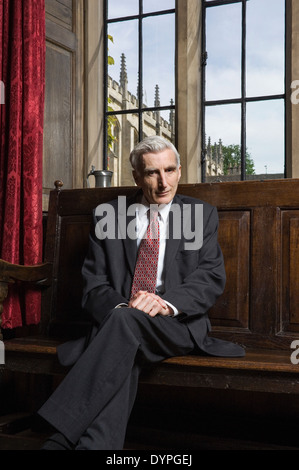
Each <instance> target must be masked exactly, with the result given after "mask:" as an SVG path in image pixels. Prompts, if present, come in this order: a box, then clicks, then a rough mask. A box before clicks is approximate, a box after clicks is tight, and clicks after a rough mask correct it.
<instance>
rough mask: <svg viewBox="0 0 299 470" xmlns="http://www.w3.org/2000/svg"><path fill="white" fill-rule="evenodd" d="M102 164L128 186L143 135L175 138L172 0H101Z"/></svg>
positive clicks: (173, 17) (118, 180) (120, 182)
mask: <svg viewBox="0 0 299 470" xmlns="http://www.w3.org/2000/svg"><path fill="white" fill-rule="evenodd" d="M105 26H106V28H105V38H106V44H105V51H106V53H107V55H105V70H106V73H105V83H104V87H105V99H104V101H105V125H104V133H105V136H104V142H105V143H104V155H105V161H104V167H105V168H109V169H110V170H112V171H113V172H114V174H115V175H116V177H117V179H116V180H115V179H114V182H115V184H122V185H124V184H132V176H131V169H130V165H129V164H128V161H129V154H130V151H131V150H132V148H133V147H134V145H135V144H136V143H137V142H138V141H140V140H142V138H144V137H145V136H148V135H154V134H159V135H162V136H163V137H165V138H166V139H169V140H171V141H173V142H174V139H175V34H176V32H175V0H163V2H161V1H159V0H127V1H125V2H124V1H123V0H106V1H105Z"/></svg>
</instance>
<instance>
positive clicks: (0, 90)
mask: <svg viewBox="0 0 299 470" xmlns="http://www.w3.org/2000/svg"><path fill="white" fill-rule="evenodd" d="M0 104H5V86H4V82H2V80H0Z"/></svg>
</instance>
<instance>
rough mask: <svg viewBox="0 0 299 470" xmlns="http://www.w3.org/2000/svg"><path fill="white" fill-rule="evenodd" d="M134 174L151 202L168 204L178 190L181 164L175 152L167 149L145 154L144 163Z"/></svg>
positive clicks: (137, 182)
mask: <svg viewBox="0 0 299 470" xmlns="http://www.w3.org/2000/svg"><path fill="white" fill-rule="evenodd" d="M133 176H134V179H135V182H136V184H137V186H140V187H141V188H142V190H143V194H144V196H145V198H146V199H147V201H148V203H149V204H168V203H169V202H170V201H172V199H173V197H174V195H175V193H176V191H177V187H178V183H179V180H180V177H181V166H179V167H178V166H177V161H176V157H175V154H174V152H173V151H172V150H171V149H165V150H163V151H162V152H159V153H146V154H145V155H143V165H142V167H141V168H140V169H138V171H136V170H134V171H133Z"/></svg>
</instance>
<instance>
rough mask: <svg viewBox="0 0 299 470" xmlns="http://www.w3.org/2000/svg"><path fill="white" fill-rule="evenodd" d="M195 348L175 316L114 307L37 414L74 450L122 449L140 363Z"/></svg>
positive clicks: (147, 362)
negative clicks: (71, 445) (154, 315)
mask: <svg viewBox="0 0 299 470" xmlns="http://www.w3.org/2000/svg"><path fill="white" fill-rule="evenodd" d="M193 349H194V342H193V340H192V338H191V336H190V333H189V331H188V328H187V327H186V325H185V324H184V323H181V322H179V321H178V320H177V319H176V318H173V317H163V316H160V315H157V316H156V317H154V318H152V317H150V316H149V315H147V314H145V313H143V312H141V311H140V310H136V309H133V308H119V309H113V310H112V311H111V312H110V313H109V315H108V316H107V318H106V320H105V322H104V323H103V325H102V326H101V327H100V328H99V331H98V333H97V334H96V336H95V338H94V339H93V340H92V342H91V343H90V345H89V346H88V348H87V349H86V350H85V352H84V353H83V354H82V355H81V357H80V358H79V360H78V361H77V362H76V364H75V365H74V366H73V367H72V369H71V370H70V372H69V373H68V374H67V376H66V377H65V379H64V380H63V381H62V383H61V384H60V385H59V386H58V388H57V389H56V390H55V391H54V393H53V394H52V395H51V397H50V398H49V400H48V401H47V402H46V403H45V404H44V405H43V407H42V408H41V409H40V410H39V414H40V415H41V416H42V417H43V418H45V419H46V420H47V421H48V422H49V423H50V424H52V425H53V426H54V427H55V428H56V429H57V430H58V431H60V432H61V433H62V434H64V435H65V436H66V438H67V439H68V440H70V441H71V442H72V443H73V444H75V445H76V449H80V450H83V449H84V450H111V449H114V450H117V449H122V448H123V444H124V439H125V434H126V427H127V422H128V419H129V416H130V413H131V410H132V407H133V404H134V401H135V397H136V392H137V386H138V378H139V374H140V371H141V370H142V368H143V367H144V366H145V365H149V364H153V363H155V362H159V361H161V360H163V359H166V358H167V357H172V356H179V355H183V354H187V353H189V352H191V351H192V350H193Z"/></svg>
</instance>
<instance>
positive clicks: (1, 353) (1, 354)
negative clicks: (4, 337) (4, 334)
mask: <svg viewBox="0 0 299 470" xmlns="http://www.w3.org/2000/svg"><path fill="white" fill-rule="evenodd" d="M0 364H5V350H4V343H3V341H0Z"/></svg>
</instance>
